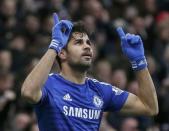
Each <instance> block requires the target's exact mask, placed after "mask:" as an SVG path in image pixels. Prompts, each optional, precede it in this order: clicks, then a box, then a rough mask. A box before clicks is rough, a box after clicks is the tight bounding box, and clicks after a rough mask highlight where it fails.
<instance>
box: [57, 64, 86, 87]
mask: <svg viewBox="0 0 169 131" xmlns="http://www.w3.org/2000/svg"><path fill="white" fill-rule="evenodd" d="M60 75H61V76H63V77H64V78H65V79H67V80H69V81H71V82H73V83H76V84H84V83H85V77H86V71H85V72H82V71H78V70H77V69H73V68H71V67H69V66H66V67H62V70H61V72H60Z"/></svg>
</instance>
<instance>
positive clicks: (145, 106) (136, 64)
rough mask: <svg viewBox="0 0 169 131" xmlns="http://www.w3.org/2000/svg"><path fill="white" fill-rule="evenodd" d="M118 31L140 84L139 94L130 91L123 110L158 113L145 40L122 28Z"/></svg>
mask: <svg viewBox="0 0 169 131" xmlns="http://www.w3.org/2000/svg"><path fill="white" fill-rule="evenodd" d="M117 32H118V34H119V36H120V39H121V47H122V51H123V53H124V54H125V55H126V56H127V57H128V59H129V61H130V62H131V65H132V68H133V70H134V71H135V72H136V77H137V81H138V84H139V89H138V96H136V95H134V94H132V93H129V96H128V99H127V100H126V102H125V104H124V106H123V108H122V109H121V112H124V113H132V114H140V115H142V114H143V115H156V114H157V113H158V102H157V94H156V91H155V87H154V84H153V82H152V79H151V76H150V74H149V71H148V69H147V62H146V58H145V56H144V47H143V42H142V40H141V38H140V36H138V35H133V34H129V33H128V34H125V33H124V32H123V30H122V28H118V29H117Z"/></svg>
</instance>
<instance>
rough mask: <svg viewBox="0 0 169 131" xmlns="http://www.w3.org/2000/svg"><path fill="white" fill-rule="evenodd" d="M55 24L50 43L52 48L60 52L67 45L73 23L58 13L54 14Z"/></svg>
mask: <svg viewBox="0 0 169 131" xmlns="http://www.w3.org/2000/svg"><path fill="white" fill-rule="evenodd" d="M53 19H54V26H53V28H52V41H51V44H50V45H49V48H50V49H54V50H55V51H56V52H57V53H59V52H60V51H61V50H62V48H63V47H65V46H66V44H67V41H68V38H69V35H70V33H71V30H72V27H73V24H72V22H71V21H68V20H61V21H59V18H58V16H57V14H56V13H54V14H53Z"/></svg>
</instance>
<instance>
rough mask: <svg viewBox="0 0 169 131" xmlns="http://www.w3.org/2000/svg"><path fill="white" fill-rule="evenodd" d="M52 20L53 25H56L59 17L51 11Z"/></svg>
mask: <svg viewBox="0 0 169 131" xmlns="http://www.w3.org/2000/svg"><path fill="white" fill-rule="evenodd" d="M53 20H54V25H56V24H57V23H58V22H59V17H58V15H57V14H56V13H53Z"/></svg>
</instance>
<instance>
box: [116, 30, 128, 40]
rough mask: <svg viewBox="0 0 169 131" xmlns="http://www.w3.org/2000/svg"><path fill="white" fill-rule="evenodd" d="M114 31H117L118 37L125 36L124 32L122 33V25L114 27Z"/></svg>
mask: <svg viewBox="0 0 169 131" xmlns="http://www.w3.org/2000/svg"><path fill="white" fill-rule="evenodd" d="M116 31H117V33H118V35H119V36H120V39H121V38H122V37H125V36H126V34H125V33H124V31H123V29H122V27H118V28H117V29H116Z"/></svg>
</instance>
